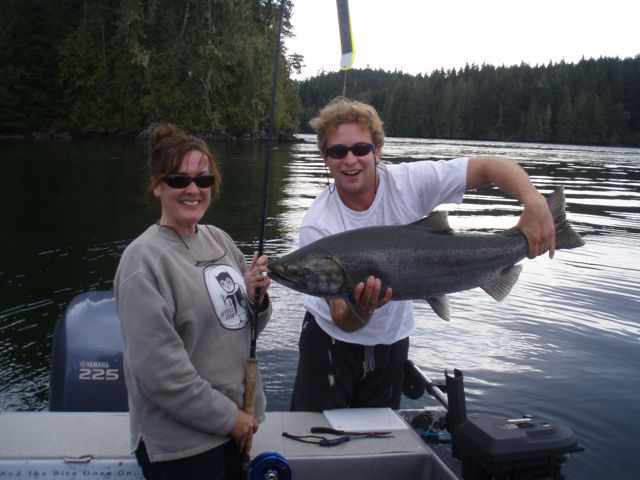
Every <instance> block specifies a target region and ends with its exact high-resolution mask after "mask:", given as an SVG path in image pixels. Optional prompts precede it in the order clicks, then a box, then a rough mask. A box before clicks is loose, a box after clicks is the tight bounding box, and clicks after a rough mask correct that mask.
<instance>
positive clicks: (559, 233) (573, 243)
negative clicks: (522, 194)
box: [547, 185, 584, 250]
mask: <svg viewBox="0 0 640 480" xmlns="http://www.w3.org/2000/svg"><path fill="white" fill-rule="evenodd" d="M547 203H548V205H549V210H551V215H553V221H554V223H555V226H556V250H559V249H562V248H577V247H581V246H583V245H584V240H583V239H582V237H581V236H580V235H579V234H578V233H577V232H576V231H575V230H574V229H573V228H571V225H570V224H569V222H568V221H567V215H566V213H565V198H564V187H562V185H561V186H559V187H557V188H556V189H555V190H554V191H553V192H551V195H549V197H548V198H547Z"/></svg>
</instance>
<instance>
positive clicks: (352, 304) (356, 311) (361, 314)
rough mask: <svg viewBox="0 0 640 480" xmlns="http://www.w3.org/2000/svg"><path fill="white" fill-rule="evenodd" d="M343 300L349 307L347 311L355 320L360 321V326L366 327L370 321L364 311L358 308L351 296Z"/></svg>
mask: <svg viewBox="0 0 640 480" xmlns="http://www.w3.org/2000/svg"><path fill="white" fill-rule="evenodd" d="M344 300H345V302H347V306H348V307H349V310H351V313H353V314H354V315H355V316H356V318H357V319H358V320H360V322H361V323H362V325H366V324H367V323H369V320H371V319H370V318H369V316H368V315H367V314H366V313H365V311H364V310H362V309H361V308H360V307H359V306H358V304H357V303H356V301H355V299H354V298H353V295H351V294H349V295H347V296H345V297H344Z"/></svg>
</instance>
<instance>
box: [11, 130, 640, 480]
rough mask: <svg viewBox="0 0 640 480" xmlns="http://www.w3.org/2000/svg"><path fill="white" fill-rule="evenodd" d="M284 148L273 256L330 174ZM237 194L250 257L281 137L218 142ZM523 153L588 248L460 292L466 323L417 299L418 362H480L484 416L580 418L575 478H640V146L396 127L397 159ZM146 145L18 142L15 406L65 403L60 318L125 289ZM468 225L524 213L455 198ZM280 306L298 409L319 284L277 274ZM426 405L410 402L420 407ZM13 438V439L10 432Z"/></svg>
mask: <svg viewBox="0 0 640 480" xmlns="http://www.w3.org/2000/svg"><path fill="white" fill-rule="evenodd" d="M303 138H305V139H306V140H308V143H302V144H294V145H288V144H287V145H280V146H279V147H278V148H277V149H276V150H275V151H274V155H273V159H272V165H271V166H272V168H271V173H270V186H269V202H268V207H267V214H268V221H267V228H266V244H265V251H266V253H267V254H268V255H270V256H277V255H280V254H283V253H286V252H288V251H290V250H293V249H294V248H296V245H297V231H298V226H299V224H300V221H301V220H302V217H303V215H304V213H305V211H306V209H307V208H308V206H309V204H310V203H311V201H312V200H313V198H314V197H315V196H316V195H317V194H318V193H319V192H320V190H321V189H322V188H323V187H324V186H325V185H326V182H327V178H326V173H325V169H324V167H323V163H322V161H321V159H320V157H319V156H318V155H317V154H316V149H315V145H314V143H313V137H308V136H303ZM212 150H213V152H214V155H215V156H216V157H217V159H218V161H219V163H220V165H221V168H222V172H223V176H224V178H223V184H224V188H223V194H222V198H221V200H220V201H218V203H216V204H215V205H213V206H212V207H211V208H210V210H209V212H208V214H207V217H206V218H205V220H206V221H207V222H210V223H213V224H216V225H218V226H220V227H221V228H223V229H225V230H226V231H227V232H229V233H230V235H231V236H232V237H233V238H234V239H236V241H237V242H238V244H239V245H240V247H241V249H242V250H243V251H244V252H245V254H246V255H247V256H248V255H250V253H251V252H252V251H253V250H254V249H255V248H257V247H256V246H257V242H258V235H259V222H260V201H261V197H262V176H263V156H264V147H263V146H262V145H253V144H233V145H230V144H213V145H212ZM480 154H496V155H507V156H510V157H512V158H514V159H516V160H517V161H518V162H520V163H521V165H522V166H523V167H524V168H525V169H526V170H527V172H528V173H529V174H530V176H531V177H532V179H533V181H534V183H535V184H536V186H537V187H538V188H539V189H540V190H541V191H543V192H544V193H549V192H550V191H551V190H552V189H553V188H554V187H555V186H557V185H564V187H565V195H566V197H567V212H568V213H567V215H568V219H569V221H570V222H571V223H572V224H573V225H574V228H575V229H576V230H577V231H578V232H579V233H581V234H582V235H583V237H584V239H585V241H586V245H585V246H584V247H582V248H579V249H576V250H569V251H564V250H562V251H558V252H557V253H556V257H555V259H553V260H549V259H548V258H546V257H545V258H542V257H541V258H537V259H536V260H533V261H531V260H525V261H524V262H523V264H524V271H523V272H522V274H521V276H520V280H519V281H518V283H517V284H516V286H515V287H514V288H513V290H512V292H511V294H510V295H509V296H508V297H507V299H506V300H505V301H504V302H502V303H497V302H495V301H494V300H493V299H491V298H490V297H489V296H488V295H486V294H485V293H484V292H483V291H481V290H479V289H475V290H471V291H466V292H462V293H458V294H454V295H451V296H450V300H451V321H450V322H449V323H446V322H443V321H442V320H441V319H440V318H438V317H437V316H436V315H435V314H434V313H433V312H432V311H431V310H430V308H429V307H428V305H427V304H426V303H425V302H416V303H415V313H416V320H417V327H416V330H415V333H414V334H413V335H412V337H411V349H410V357H411V359H412V360H414V362H415V363H416V364H417V365H419V366H420V367H421V368H422V369H423V370H424V372H425V373H426V374H427V375H429V376H430V377H431V378H432V379H434V380H436V381H441V380H442V379H443V378H444V377H443V372H444V370H445V369H447V370H448V371H452V369H453V368H458V369H460V370H462V371H463V372H464V375H465V385H466V393H467V410H468V412H469V414H495V415H500V416H505V417H515V416H519V415H522V414H527V413H531V414H534V415H538V416H543V417H547V418H550V419H552V420H555V421H557V422H562V423H565V424H567V425H568V426H570V427H571V428H572V429H573V430H574V431H575V432H576V434H577V435H578V438H579V440H580V442H581V443H582V444H583V445H584V446H585V448H586V450H585V451H584V452H583V453H580V454H576V455H573V456H572V457H571V458H570V459H569V461H568V462H567V464H566V467H565V468H564V473H565V475H566V476H567V478H570V479H588V480H591V479H601V478H616V479H617V478H632V477H635V475H636V473H637V468H638V466H639V465H640V461H639V460H638V457H637V452H636V450H637V446H638V443H639V441H640V320H639V318H640V293H639V292H638V285H639V284H640V239H639V234H640V150H639V149H623V148H605V147H573V146H557V145H541V144H514V143H496V142H492V143H487V142H452V141H438V140H417V139H403V138H391V139H388V140H387V143H386V145H385V147H384V150H383V159H384V160H386V161H387V162H390V163H396V162H411V161H415V160H421V159H441V158H453V157H456V156H462V155H480ZM145 155H146V148H145V145H144V144H143V143H139V142H135V141H129V140H127V141H125V140H122V141H115V140H111V141H99V140H71V141H54V142H51V141H26V140H25V141H7V140H4V141H2V142H0V178H2V179H3V180H4V182H5V184H4V185H3V186H2V189H0V218H1V219H2V235H0V251H1V252H2V261H1V262H0V410H13V411H34V410H45V409H46V408H47V400H48V399H47V396H48V375H49V367H50V348H51V346H50V343H51V337H52V331H53V328H54V325H55V323H56V320H57V319H58V317H59V316H60V315H62V314H63V312H64V309H65V306H66V305H67V304H68V303H69V301H70V300H71V299H72V298H73V297H74V296H75V295H76V294H78V293H81V292H85V291H88V290H108V289H111V288H112V279H113V275H114V273H115V269H116V266H117V263H118V259H119V257H120V254H121V253H122V251H123V249H124V248H125V247H126V245H127V244H128V243H129V242H130V241H131V240H132V239H133V238H135V237H136V236H137V235H138V234H139V233H140V232H142V231H143V230H144V229H145V228H146V227H147V225H148V224H149V223H151V222H152V218H151V217H150V214H149V212H148V208H147V204H146V201H145V199H144V188H145V177H146V175H145V171H144V158H145ZM444 208H446V209H447V210H449V214H450V222H451V225H452V227H453V228H454V229H456V230H459V231H471V230H475V231H484V232H493V231H496V230H500V229H505V228H509V227H511V226H513V225H515V223H516V221H517V215H518V214H519V211H520V207H519V205H518V204H517V203H516V202H514V201H513V200H511V199H509V198H506V197H504V196H502V195H501V194H500V193H499V192H498V191H497V190H495V189H485V190H482V191H477V192H473V193H470V194H468V195H467V196H466V197H465V202H464V203H463V204H462V205H460V206H453V205H451V206H444ZM270 292H271V295H272V298H273V301H274V308H275V314H274V318H273V319H272V321H271V323H270V324H269V326H268V327H267V329H266V331H265V332H264V333H263V334H262V336H261V337H260V338H259V341H258V356H259V360H260V367H261V370H262V373H263V376H264V380H265V384H266V390H267V398H268V402H269V404H268V408H269V410H286V409H287V407H288V403H289V396H290V393H291V389H292V385H293V376H294V372H295V367H296V362H297V340H298V333H299V328H300V323H301V320H302V316H303V308H302V300H303V299H302V295H300V294H298V293H296V292H294V291H292V290H287V289H285V288H284V287H281V286H280V285H277V284H273V286H272V288H271V290H270ZM422 402H426V403H428V404H433V405H435V404H436V402H435V401H431V400H429V399H427V398H423V399H422V401H421V402H418V401H410V400H407V399H404V404H403V406H405V407H417V406H420V405H422V404H423V403H422ZM4 441H6V439H5V440H4Z"/></svg>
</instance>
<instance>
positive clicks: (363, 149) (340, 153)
mask: <svg viewBox="0 0 640 480" xmlns="http://www.w3.org/2000/svg"><path fill="white" fill-rule="evenodd" d="M375 148H376V146H375V145H374V144H373V143H365V142H360V143H356V144H354V145H351V146H350V147H347V146H346V145H334V146H332V147H329V148H327V149H326V150H325V151H324V154H325V155H326V156H327V157H331V158H336V159H340V158H344V157H346V156H347V153H349V152H351V153H353V154H354V155H355V156H356V157H364V156H365V155H369V154H370V153H371V152H373V151H374V150H375Z"/></svg>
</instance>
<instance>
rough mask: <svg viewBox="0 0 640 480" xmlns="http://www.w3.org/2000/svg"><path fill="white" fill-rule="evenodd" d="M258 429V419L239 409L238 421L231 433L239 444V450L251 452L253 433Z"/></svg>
mask: <svg viewBox="0 0 640 480" xmlns="http://www.w3.org/2000/svg"><path fill="white" fill-rule="evenodd" d="M257 431H258V421H257V420H256V419H255V418H253V417H252V416H251V415H249V414H248V413H245V412H243V411H242V410H240V409H238V415H236V421H235V423H234V424H233V428H232V429H231V431H230V432H229V435H231V436H232V437H233V439H234V440H235V441H236V445H237V446H238V450H240V452H242V453H246V454H247V455H248V454H249V453H250V452H251V445H252V443H253V434H254V433H256V432H257Z"/></svg>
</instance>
